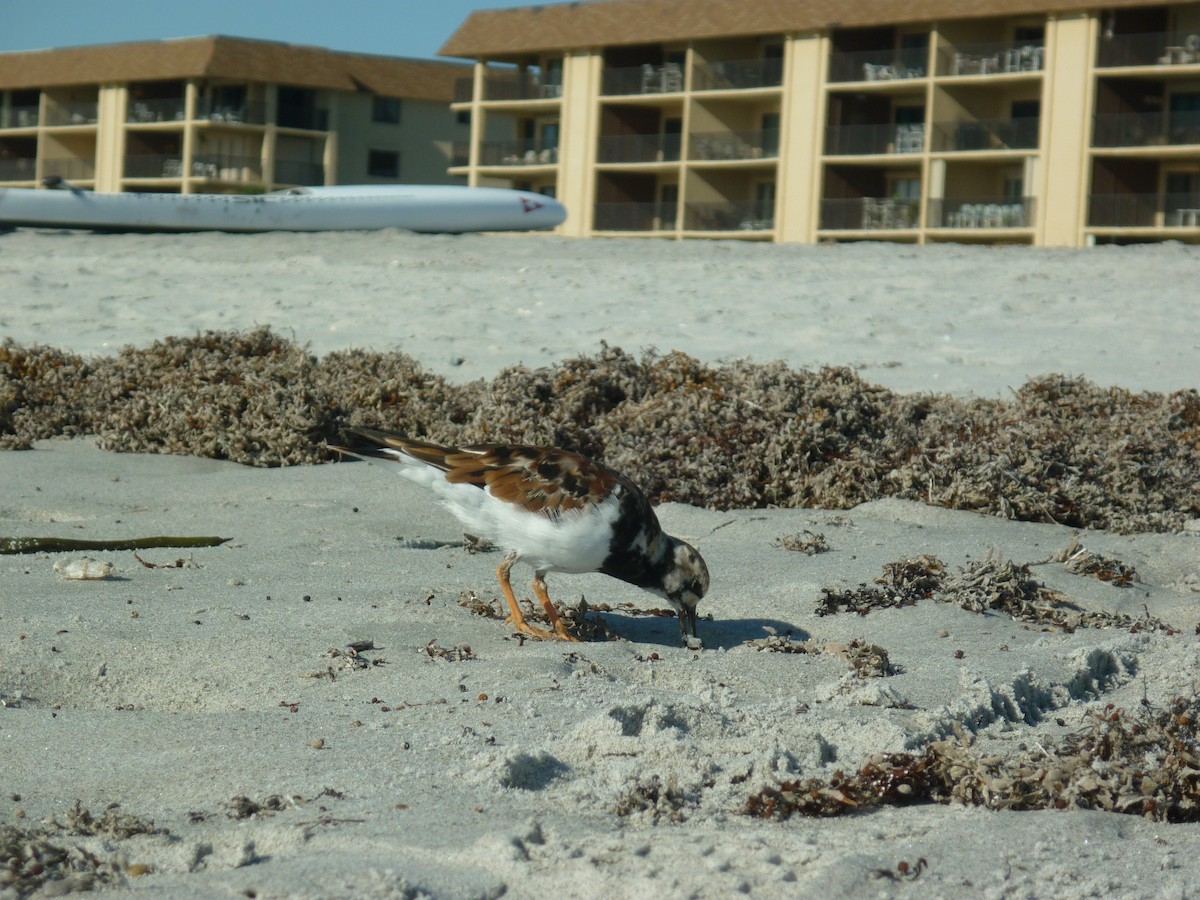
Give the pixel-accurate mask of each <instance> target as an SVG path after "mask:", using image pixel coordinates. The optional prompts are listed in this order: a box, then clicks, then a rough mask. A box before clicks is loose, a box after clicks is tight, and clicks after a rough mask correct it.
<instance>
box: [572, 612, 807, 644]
mask: <svg viewBox="0 0 1200 900" xmlns="http://www.w3.org/2000/svg"><path fill="white" fill-rule="evenodd" d="M588 615H589V616H596V617H598V618H600V619H601V620H602V621H603V622H604V627H605V629H606V630H607V631H608V633H609V634H612V635H615V636H617V637H619V638H622V639H624V640H627V641H631V642H632V643H635V644H658V645H661V646H666V647H679V646H682V643H683V641H682V638H681V637H680V634H679V620H678V619H675V618H667V617H666V616H634V615H628V614H624V613H620V612H595V611H593V612H589V613H588ZM698 624H699V631H700V641H701V642H702V643H703V645H704V647H705V649H708V650H716V649H723V650H729V649H732V648H733V647H740V646H742V645H743V644H745V643H747V642H748V641H754V640H759V639H760V638H765V637H770V635H771V633H772V632H771V631H770V630H769V629H773V630H774V633H775V634H777V635H779V636H780V637H787V638H791V639H792V640H794V641H807V640H808V639H809V637H810V635H809V633H808V632H807V631H805V630H804V629H803V628H801V627H800V626H799V625H795V624H793V623H791V622H784V621H782V620H781V619H717V620H712V619H705V618H701V619H700V621H699V623H698Z"/></svg>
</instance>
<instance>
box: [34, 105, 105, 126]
mask: <svg viewBox="0 0 1200 900" xmlns="http://www.w3.org/2000/svg"><path fill="white" fill-rule="evenodd" d="M99 108H100V105H99V104H98V103H97V102H96V101H94V100H91V101H80V102H79V103H61V104H51V105H50V106H49V107H47V109H46V124H47V125H95V124H96V116H97V115H98V111H99Z"/></svg>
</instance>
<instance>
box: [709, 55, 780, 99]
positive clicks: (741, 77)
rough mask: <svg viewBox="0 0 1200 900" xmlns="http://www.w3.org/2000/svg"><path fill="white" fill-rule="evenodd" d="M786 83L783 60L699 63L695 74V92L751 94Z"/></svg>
mask: <svg viewBox="0 0 1200 900" xmlns="http://www.w3.org/2000/svg"><path fill="white" fill-rule="evenodd" d="M781 84H783V60H782V59H779V58H773V59H744V60H734V61H722V62H713V63H699V64H698V65H697V66H696V69H695V72H694V73H693V75H692V89H693V90H696V91H748V90H755V89H757V88H775V87H779V86H780V85H781Z"/></svg>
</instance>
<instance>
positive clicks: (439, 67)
mask: <svg viewBox="0 0 1200 900" xmlns="http://www.w3.org/2000/svg"><path fill="white" fill-rule="evenodd" d="M469 73H470V67H469V66H467V65H464V64H461V63H449V62H439V61H426V60H412V59H400V58H391V57H384V56H365V55H359V54H350V53H337V52H334V51H331V50H324V49H319V48H315V47H298V46H292V45H288V44H280V43H273V42H268V41H254V40H243V39H238V38H228V37H205V38H186V39H180V40H169V41H151V42H144V43H130V44H112V45H105V46H92V47H76V48H68V49H61V50H39V51H33V52H21V53H0V186H9V187H14V186H25V187H34V186H37V185H39V184H41V183H42V180H43V179H44V178H47V177H52V176H59V177H62V178H65V179H67V180H68V181H70V182H71V183H72V184H73V185H78V186H80V187H85V188H94V189H95V190H98V191H167V192H174V191H179V192H182V193H224V192H254V191H262V190H272V189H274V188H277V187H288V186H295V185H324V184H348V183H350V184H370V183H395V182H409V183H413V182H421V183H449V182H456V181H461V180H462V179H461V178H459V177H457V176H454V175H450V174H448V171H447V170H448V168H449V165H450V162H451V159H450V156H451V148H452V146H453V143H454V141H455V140H463V139H464V138H465V137H466V136H467V135H468V134H469V126H468V125H467V124H466V117H465V115H464V114H462V113H457V112H453V111H451V109H450V101H451V99H452V96H453V91H454V84H455V81H456V80H457V79H460V78H462V77H463V76H464V75H469Z"/></svg>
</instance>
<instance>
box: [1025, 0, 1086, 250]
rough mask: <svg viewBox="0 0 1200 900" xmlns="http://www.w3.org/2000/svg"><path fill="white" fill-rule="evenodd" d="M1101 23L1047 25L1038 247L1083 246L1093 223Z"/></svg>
mask: <svg viewBox="0 0 1200 900" xmlns="http://www.w3.org/2000/svg"><path fill="white" fill-rule="evenodd" d="M1097 33H1098V20H1097V19H1096V18H1095V17H1093V16H1088V15H1078V16H1066V17H1062V18H1057V19H1056V18H1051V19H1050V20H1049V21H1047V23H1046V55H1047V60H1048V62H1049V66H1048V68H1047V71H1046V74H1045V80H1044V85H1045V87H1044V88H1043V98H1042V158H1043V160H1044V165H1042V166H1041V167H1040V170H1041V171H1040V176H1041V177H1040V179H1039V181H1040V184H1037V185H1036V186H1035V187H1036V191H1037V192H1036V194H1035V196H1036V197H1037V198H1038V204H1037V207H1038V208H1037V236H1036V242H1037V244H1039V245H1041V246H1044V247H1079V246H1082V245H1083V243H1084V239H1083V229H1084V226H1085V225H1086V223H1087V207H1088V186H1089V181H1090V178H1091V166H1090V165H1089V162H1090V160H1089V158H1088V146H1089V143H1090V133H1091V127H1090V126H1091V121H1092V104H1093V95H1094V87H1093V86H1094V81H1095V79H1094V77H1093V71H1092V60H1093V54H1094V50H1095V47H1096V38H1097Z"/></svg>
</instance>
